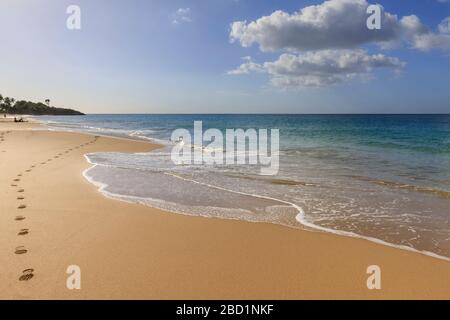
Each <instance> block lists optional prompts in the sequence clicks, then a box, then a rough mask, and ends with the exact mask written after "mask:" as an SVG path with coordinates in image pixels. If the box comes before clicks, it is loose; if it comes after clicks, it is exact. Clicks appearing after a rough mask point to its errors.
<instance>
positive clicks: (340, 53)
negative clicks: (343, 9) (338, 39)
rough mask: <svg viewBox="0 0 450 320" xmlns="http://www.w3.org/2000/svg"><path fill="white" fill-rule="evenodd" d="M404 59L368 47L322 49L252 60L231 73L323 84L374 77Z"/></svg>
mask: <svg viewBox="0 0 450 320" xmlns="http://www.w3.org/2000/svg"><path fill="white" fill-rule="evenodd" d="M403 67H404V63H403V62H401V61H400V60H399V59H397V58H393V57H387V56H385V55H382V54H375V55H369V54H368V53H367V52H366V51H365V50H361V49H356V50H321V51H309V52H307V53H305V54H301V55H296V54H288V53H285V54H282V55H281V56H280V57H279V58H278V60H276V61H273V62H265V63H263V64H258V63H255V62H253V61H248V62H245V63H243V64H242V65H240V66H239V67H238V68H237V69H235V70H232V71H230V72H228V73H229V74H233V75H239V74H247V73H250V72H252V71H256V72H265V73H267V74H269V75H270V78H271V83H272V84H273V85H275V86H277V87H281V88H292V87H294V88H296V87H321V86H326V85H333V84H337V83H342V82H346V81H349V80H352V79H355V78H370V77H371V75H372V72H373V71H374V70H375V69H380V68H387V69H392V70H394V71H400V70H401V69H402V68H403Z"/></svg>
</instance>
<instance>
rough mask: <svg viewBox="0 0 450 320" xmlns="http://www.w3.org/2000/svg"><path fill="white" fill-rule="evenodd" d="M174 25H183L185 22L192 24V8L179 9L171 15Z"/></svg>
mask: <svg viewBox="0 0 450 320" xmlns="http://www.w3.org/2000/svg"><path fill="white" fill-rule="evenodd" d="M171 19H172V23H173V24H181V23H185V22H192V18H191V9H190V8H179V9H178V10H177V11H175V12H174V13H173V14H172V15H171Z"/></svg>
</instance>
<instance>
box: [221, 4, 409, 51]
mask: <svg viewBox="0 0 450 320" xmlns="http://www.w3.org/2000/svg"><path fill="white" fill-rule="evenodd" d="M368 6H369V4H368V2H367V1H366V0H330V1H325V2H324V3H322V4H319V5H315V6H309V7H305V8H303V9H301V10H300V11H298V12H295V13H293V14H289V13H286V12H284V11H275V12H273V13H272V14H271V15H269V16H264V17H261V18H259V19H257V20H255V21H252V22H247V21H237V22H233V23H232V24H231V31H230V40H231V41H232V42H235V41H238V42H240V44H241V45H242V46H244V47H249V46H251V45H253V44H258V45H259V47H260V49H261V50H262V51H276V50H280V49H289V50H295V51H306V50H321V49H338V48H351V47H357V46H360V45H363V44H367V43H373V42H375V43H382V42H388V41H393V40H397V39H398V38H399V37H400V33H401V32H402V30H401V26H400V23H399V21H398V18H397V16H395V15H392V14H390V13H387V12H385V11H384V10H383V11H382V28H381V30H375V31H374V30H369V29H368V28H367V26H366V22H367V18H368V15H367V13H366V10H367V7H368Z"/></svg>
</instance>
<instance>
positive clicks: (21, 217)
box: [14, 216, 25, 221]
mask: <svg viewBox="0 0 450 320" xmlns="http://www.w3.org/2000/svg"><path fill="white" fill-rule="evenodd" d="M14 220H16V221H22V220H25V217H24V216H16V217H15V219H14Z"/></svg>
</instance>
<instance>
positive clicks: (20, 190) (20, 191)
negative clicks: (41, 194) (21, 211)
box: [17, 189, 25, 193]
mask: <svg viewBox="0 0 450 320" xmlns="http://www.w3.org/2000/svg"><path fill="white" fill-rule="evenodd" d="M17 192H19V193H22V192H25V190H24V189H19V190H17Z"/></svg>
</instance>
